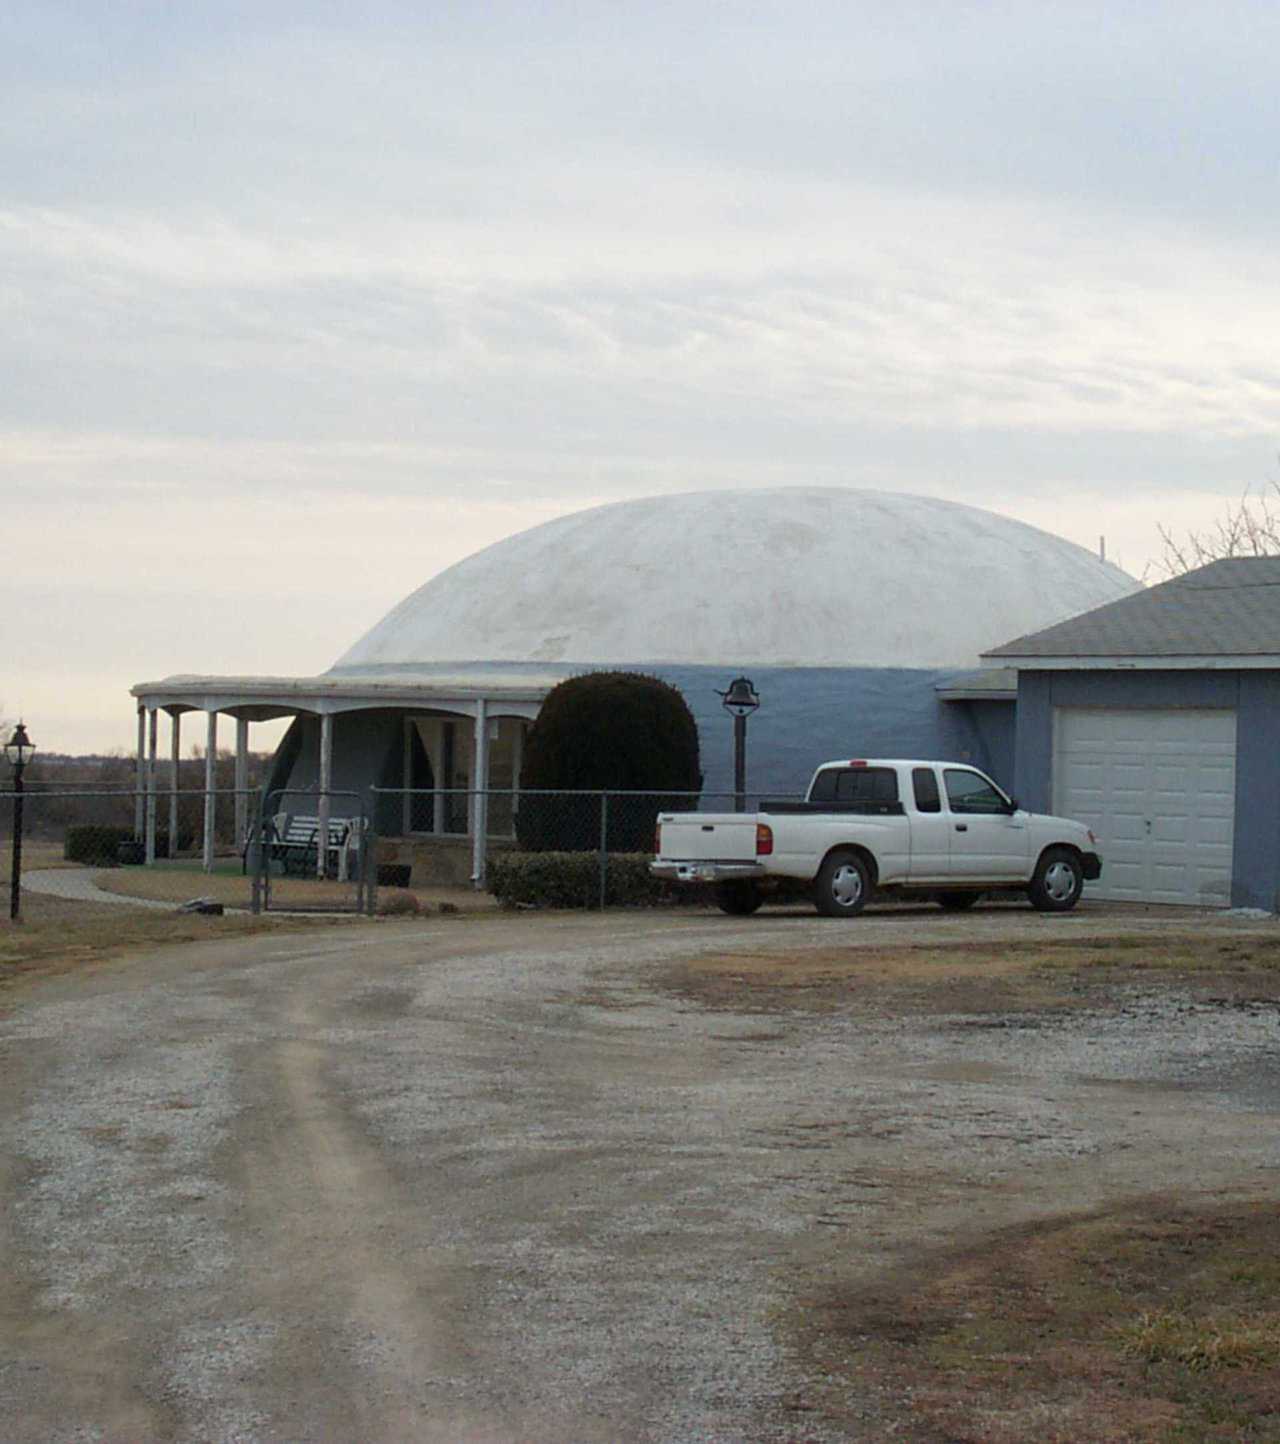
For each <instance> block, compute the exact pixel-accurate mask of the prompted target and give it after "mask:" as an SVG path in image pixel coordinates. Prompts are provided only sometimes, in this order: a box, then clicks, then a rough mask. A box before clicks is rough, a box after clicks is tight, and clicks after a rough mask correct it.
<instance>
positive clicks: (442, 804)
mask: <svg viewBox="0 0 1280 1444" xmlns="http://www.w3.org/2000/svg"><path fill="white" fill-rule="evenodd" d="M431 725H432V726H433V727H434V728H435V738H436V746H435V753H434V755H433V756H432V758H431V776H432V779H433V781H434V785H435V789H436V795H435V796H434V797H433V798H432V800H431V831H432V832H434V833H435V834H436V836H437V837H439V836H441V834H443V832H444V810H445V808H446V806H447V805H448V802H449V799H448V798H447V797H446V796H445V792H444V790H445V788H446V787H451V786H452V785H453V779H452V778H451V777H448V776H446V774H445V766H444V764H445V758H446V755H447V753H448V751H449V749H448V748H447V747H446V746H445V740H444V729H445V727H446V726H448V725H450V724H448V723H446V722H444V721H443V720H442V719H441V718H439V717H436V718H434V719H433V720H432V724H431ZM436 758H439V759H440V765H439V766H437V765H436Z"/></svg>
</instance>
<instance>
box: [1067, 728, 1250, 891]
mask: <svg viewBox="0 0 1280 1444" xmlns="http://www.w3.org/2000/svg"><path fill="white" fill-rule="evenodd" d="M1235 773H1236V714H1235V711H1234V709H1226V708H1223V709H1222V710H1209V709H1203V710H1201V709H1193V708H1185V709H1184V708H1172V707H1147V708H1127V707H1059V708H1056V709H1055V714H1054V757H1053V809H1052V810H1053V811H1054V812H1056V813H1058V814H1059V815H1061V816H1063V817H1075V818H1079V820H1080V821H1081V822H1087V823H1088V824H1089V826H1090V827H1091V828H1092V829H1093V830H1094V832H1095V833H1096V834H1097V835H1098V839H1099V841H1100V843H1101V846H1102V854H1103V857H1104V858H1105V859H1106V868H1105V871H1104V873H1103V876H1102V878H1101V879H1100V880H1099V881H1098V882H1096V883H1094V884H1092V885H1091V886H1090V888H1089V892H1090V894H1091V896H1093V897H1105V898H1114V899H1117V900H1120V901H1127V902H1164V903H1192V904H1198V905H1200V906H1217V907H1221V906H1224V905H1225V904H1226V903H1227V902H1228V901H1229V900H1230V897H1231V855H1232V833H1233V828H1234V826H1235Z"/></svg>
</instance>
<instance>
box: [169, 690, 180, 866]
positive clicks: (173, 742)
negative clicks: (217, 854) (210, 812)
mask: <svg viewBox="0 0 1280 1444" xmlns="http://www.w3.org/2000/svg"><path fill="white" fill-rule="evenodd" d="M181 718H182V714H181V713H180V712H170V713H169V856H170V857H177V855H178V788H179V786H180V785H181V784H180V782H179V778H178V774H179V772H180V771H181V770H182V722H181Z"/></svg>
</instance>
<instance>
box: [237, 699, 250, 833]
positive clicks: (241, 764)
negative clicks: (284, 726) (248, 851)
mask: <svg viewBox="0 0 1280 1444" xmlns="http://www.w3.org/2000/svg"><path fill="white" fill-rule="evenodd" d="M248 789H249V719H248V718H247V717H237V718H236V846H237V847H243V846H244V845H245V840H246V833H247V832H248V830H249V796H248Z"/></svg>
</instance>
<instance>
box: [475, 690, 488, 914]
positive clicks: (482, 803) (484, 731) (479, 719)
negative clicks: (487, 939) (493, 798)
mask: <svg viewBox="0 0 1280 1444" xmlns="http://www.w3.org/2000/svg"><path fill="white" fill-rule="evenodd" d="M472 751H473V754H474V756H473V762H472V783H471V785H472V787H473V788H474V789H475V792H474V798H475V806H474V808H473V809H472V812H471V818H472V822H471V881H472V883H473V885H474V886H475V887H477V888H482V887H483V886H484V875H485V841H486V839H487V837H488V833H489V793H488V787H489V704H488V702H487V701H486V700H485V699H484V698H483V697H481V698H480V700H479V701H478V702H477V703H476V730H475V746H474V748H473V749H472Z"/></svg>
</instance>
